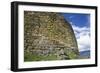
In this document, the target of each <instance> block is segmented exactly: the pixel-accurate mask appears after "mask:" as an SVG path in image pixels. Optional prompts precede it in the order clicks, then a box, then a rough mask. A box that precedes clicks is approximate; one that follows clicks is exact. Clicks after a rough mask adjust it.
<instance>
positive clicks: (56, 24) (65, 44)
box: [24, 11, 79, 61]
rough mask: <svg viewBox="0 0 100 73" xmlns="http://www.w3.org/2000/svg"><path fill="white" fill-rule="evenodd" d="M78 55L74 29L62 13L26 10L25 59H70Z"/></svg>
mask: <svg viewBox="0 0 100 73" xmlns="http://www.w3.org/2000/svg"><path fill="white" fill-rule="evenodd" d="M78 55H79V52H78V47H77V41H76V38H75V35H74V32H73V29H72V27H71V25H70V24H69V23H68V22H67V21H65V19H64V17H63V16H61V14H60V13H53V12H32V11H24V61H41V60H65V59H66V60H68V59H76V58H77V57H78Z"/></svg>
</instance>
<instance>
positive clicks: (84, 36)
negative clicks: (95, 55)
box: [61, 13, 90, 51]
mask: <svg viewBox="0 0 100 73" xmlns="http://www.w3.org/2000/svg"><path fill="white" fill-rule="evenodd" d="M61 15H63V16H64V18H65V20H66V21H68V22H69V23H70V24H71V25H72V28H73V30H74V33H75V36H76V39H77V42H78V48H79V51H86V50H90V14H79V13H61Z"/></svg>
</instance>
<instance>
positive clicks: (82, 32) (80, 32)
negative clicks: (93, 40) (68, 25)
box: [72, 25, 90, 51]
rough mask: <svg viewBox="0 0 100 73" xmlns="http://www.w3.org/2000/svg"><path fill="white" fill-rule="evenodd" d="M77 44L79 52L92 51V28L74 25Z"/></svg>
mask: <svg viewBox="0 0 100 73" xmlns="http://www.w3.org/2000/svg"><path fill="white" fill-rule="evenodd" d="M72 27H73V30H74V33H75V36H76V39H77V42H78V47H79V51H85V50H89V49H90V28H88V27H78V26H75V25H72Z"/></svg>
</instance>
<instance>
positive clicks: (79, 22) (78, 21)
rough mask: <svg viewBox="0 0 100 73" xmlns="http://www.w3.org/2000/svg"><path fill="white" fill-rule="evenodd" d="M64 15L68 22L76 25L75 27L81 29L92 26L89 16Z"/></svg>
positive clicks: (77, 14)
mask: <svg viewBox="0 0 100 73" xmlns="http://www.w3.org/2000/svg"><path fill="white" fill-rule="evenodd" d="M62 15H63V16H64V18H65V19H66V20H67V21H69V22H72V23H74V25H76V26H79V27H83V26H87V27H89V26H90V23H89V21H90V19H89V17H90V15H89V14H79V13H63V14H62Z"/></svg>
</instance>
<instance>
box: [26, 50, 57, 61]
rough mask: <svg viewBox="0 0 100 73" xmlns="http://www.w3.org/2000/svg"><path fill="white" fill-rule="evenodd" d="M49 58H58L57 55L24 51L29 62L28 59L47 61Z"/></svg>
mask: <svg viewBox="0 0 100 73" xmlns="http://www.w3.org/2000/svg"><path fill="white" fill-rule="evenodd" d="M47 60H49V61H50V60H57V57H56V55H53V54H51V55H47V56H40V55H37V54H31V53H28V52H25V53H24V61H25V62H28V61H47Z"/></svg>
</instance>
